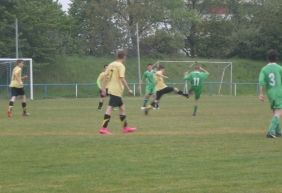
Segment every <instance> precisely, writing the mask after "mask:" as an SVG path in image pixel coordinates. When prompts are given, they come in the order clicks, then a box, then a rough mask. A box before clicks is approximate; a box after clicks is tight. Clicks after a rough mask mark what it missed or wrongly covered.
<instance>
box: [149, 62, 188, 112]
mask: <svg viewBox="0 0 282 193" xmlns="http://www.w3.org/2000/svg"><path fill="white" fill-rule="evenodd" d="M164 73H165V68H164V66H161V65H159V67H158V71H157V72H156V91H157V92H156V98H155V100H154V101H153V102H152V103H151V105H150V106H149V107H146V109H145V115H147V114H148V110H149V109H152V108H156V109H158V108H159V103H160V100H161V98H162V96H163V95H164V94H167V93H171V92H175V93H176V94H178V95H181V96H184V97H186V98H189V95H188V94H184V93H183V91H181V90H179V89H178V88H175V87H169V86H167V85H166V84H165V82H164V78H168V77H167V76H165V75H164Z"/></svg>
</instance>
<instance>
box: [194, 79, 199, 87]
mask: <svg viewBox="0 0 282 193" xmlns="http://www.w3.org/2000/svg"><path fill="white" fill-rule="evenodd" d="M199 84H200V78H193V86H199Z"/></svg>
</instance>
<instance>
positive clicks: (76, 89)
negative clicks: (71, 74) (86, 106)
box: [75, 83, 78, 98]
mask: <svg viewBox="0 0 282 193" xmlns="http://www.w3.org/2000/svg"><path fill="white" fill-rule="evenodd" d="M77 96H78V84H77V83H75V98H77Z"/></svg>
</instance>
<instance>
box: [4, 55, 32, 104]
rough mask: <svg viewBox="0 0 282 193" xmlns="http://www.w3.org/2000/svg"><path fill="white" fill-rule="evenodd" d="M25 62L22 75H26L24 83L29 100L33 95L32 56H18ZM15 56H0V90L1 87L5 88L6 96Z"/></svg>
mask: <svg viewBox="0 0 282 193" xmlns="http://www.w3.org/2000/svg"><path fill="white" fill-rule="evenodd" d="M19 59H20V60H23V61H24V62H25V66H24V68H23V75H27V76H28V80H27V81H26V82H24V83H25V86H27V87H26V88H27V89H26V90H27V91H28V92H27V94H28V95H29V98H30V99H31V100H33V99H34V97H33V64H32V58H19ZM19 59H16V58H0V76H1V77H0V86H1V90H3V88H4V89H5V90H7V96H9V92H8V90H9V84H10V81H11V75H12V70H13V68H14V67H15V63H16V61H17V60H19Z"/></svg>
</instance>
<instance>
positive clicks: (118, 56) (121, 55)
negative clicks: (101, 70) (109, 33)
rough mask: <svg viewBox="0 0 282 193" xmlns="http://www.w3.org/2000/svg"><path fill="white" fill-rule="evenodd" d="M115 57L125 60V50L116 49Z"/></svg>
mask: <svg viewBox="0 0 282 193" xmlns="http://www.w3.org/2000/svg"><path fill="white" fill-rule="evenodd" d="M116 58H117V59H118V60H121V61H125V59H126V52H125V51H124V50H123V49H121V50H118V51H117V53H116Z"/></svg>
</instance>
